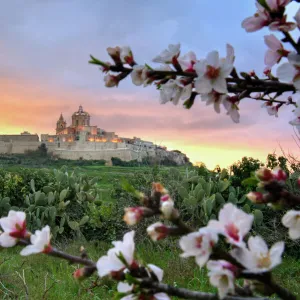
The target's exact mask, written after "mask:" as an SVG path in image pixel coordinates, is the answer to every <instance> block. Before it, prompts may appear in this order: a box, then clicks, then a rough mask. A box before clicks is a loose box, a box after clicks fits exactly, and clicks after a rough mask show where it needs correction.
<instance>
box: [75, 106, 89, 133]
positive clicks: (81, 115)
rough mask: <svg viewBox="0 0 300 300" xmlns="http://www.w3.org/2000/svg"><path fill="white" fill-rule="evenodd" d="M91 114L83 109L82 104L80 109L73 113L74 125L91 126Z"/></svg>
mask: <svg viewBox="0 0 300 300" xmlns="http://www.w3.org/2000/svg"><path fill="white" fill-rule="evenodd" d="M90 118H91V117H90V115H89V113H87V112H86V111H84V110H83V108H82V106H81V105H80V106H79V109H78V111H76V112H74V114H73V115H72V127H74V128H76V127H79V126H90Z"/></svg>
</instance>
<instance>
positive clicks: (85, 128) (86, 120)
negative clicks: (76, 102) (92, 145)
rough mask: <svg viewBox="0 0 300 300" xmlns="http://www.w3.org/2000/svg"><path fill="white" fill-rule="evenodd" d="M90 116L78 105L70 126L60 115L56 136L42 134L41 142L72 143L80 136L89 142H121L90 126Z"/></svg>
mask: <svg viewBox="0 0 300 300" xmlns="http://www.w3.org/2000/svg"><path fill="white" fill-rule="evenodd" d="M90 119H91V117H90V114H89V113H88V112H86V111H84V110H83V108H82V106H81V105H80V106H79V108H78V111H76V112H74V113H73V114H72V124H71V125H70V126H67V122H66V121H65V119H64V117H63V115H62V114H60V117H59V119H58V121H57V122H56V134H55V135H48V134H42V136H41V138H42V142H48V143H53V142H62V143H64V142H69V143H71V142H74V141H79V140H80V136H84V139H85V141H90V142H115V143H117V142H122V140H121V139H120V138H119V137H118V136H117V135H116V134H115V133H114V132H107V131H105V130H103V129H101V128H98V127H97V126H95V125H91V124H90Z"/></svg>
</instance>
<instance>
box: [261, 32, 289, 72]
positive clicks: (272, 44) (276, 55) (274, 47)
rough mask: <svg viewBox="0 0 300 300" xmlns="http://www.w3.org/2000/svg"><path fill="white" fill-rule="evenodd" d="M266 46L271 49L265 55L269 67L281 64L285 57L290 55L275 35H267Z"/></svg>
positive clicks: (265, 37)
mask: <svg viewBox="0 0 300 300" xmlns="http://www.w3.org/2000/svg"><path fill="white" fill-rule="evenodd" d="M264 39H265V44H266V45H267V46H268V47H269V49H268V50H267V52H266V54H265V64H266V65H267V67H270V68H271V67H273V66H274V65H275V64H277V63H279V62H280V60H281V58H282V57H283V56H286V55H287V54H288V51H286V50H285V49H284V47H283V45H282V43H281V42H280V41H279V40H278V39H277V38H276V36H275V35H274V34H270V35H265V36H264Z"/></svg>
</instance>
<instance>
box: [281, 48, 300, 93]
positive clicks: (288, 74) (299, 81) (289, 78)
mask: <svg viewBox="0 0 300 300" xmlns="http://www.w3.org/2000/svg"><path fill="white" fill-rule="evenodd" d="M277 77H278V78H279V79H280V81H283V82H288V83H291V82H293V84H294V86H295V88H296V89H297V90H299V89H300V55H298V54H297V53H295V52H291V53H289V54H288V62H286V63H283V64H282V65H280V66H279V67H278V69H277Z"/></svg>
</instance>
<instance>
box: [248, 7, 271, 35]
mask: <svg viewBox="0 0 300 300" xmlns="http://www.w3.org/2000/svg"><path fill="white" fill-rule="evenodd" d="M255 5H256V8H257V11H256V13H255V14H254V16H251V17H248V18H246V19H245V20H244V21H243V22H242V27H243V28H244V29H245V30H246V31H247V32H254V31H257V30H259V29H261V28H263V27H264V26H268V25H269V24H270V22H271V17H270V14H269V12H268V11H267V10H266V9H265V8H264V7H263V6H261V5H260V4H259V3H258V2H256V3H255Z"/></svg>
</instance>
